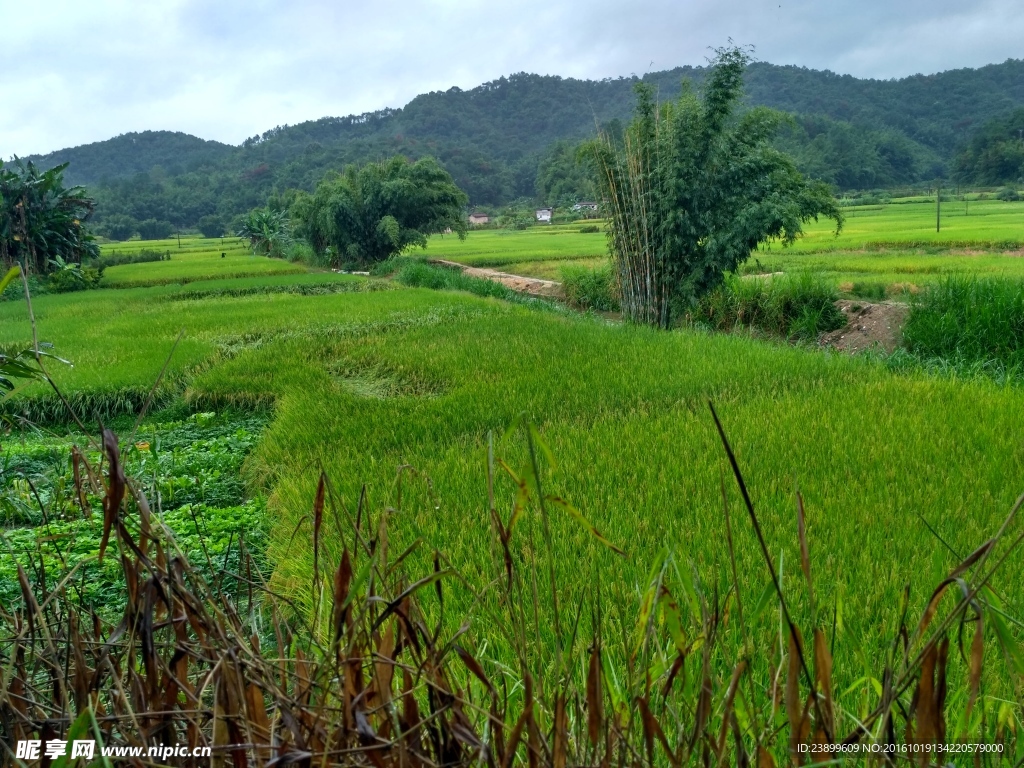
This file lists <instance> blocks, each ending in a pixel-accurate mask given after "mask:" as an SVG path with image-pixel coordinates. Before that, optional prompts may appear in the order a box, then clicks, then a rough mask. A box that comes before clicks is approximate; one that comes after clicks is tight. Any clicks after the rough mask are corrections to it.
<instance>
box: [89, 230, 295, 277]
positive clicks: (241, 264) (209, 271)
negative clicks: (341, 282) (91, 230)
mask: <svg viewBox="0 0 1024 768" xmlns="http://www.w3.org/2000/svg"><path fill="white" fill-rule="evenodd" d="M181 246H182V247H180V248H179V247H178V240H177V239H173V240H146V241H131V242H127V243H115V244H111V245H104V246H103V247H102V249H101V250H102V255H104V256H117V255H121V254H133V253H138V252H139V251H143V250H151V251H158V252H160V253H165V254H170V260H169V261H154V262H143V263H141V264H123V265H119V266H114V267H108V268H107V269H106V270H105V271H104V273H103V285H104V286H105V287H109V288H130V287H140V286H148V285H165V284H171V283H189V282H192V281H195V280H205V279H210V278H233V277H252V276H257V275H272V274H276V275H281V274H294V273H301V272H307V271H308V270H307V268H306V267H305V266H303V265H302V264H293V263H291V262H287V261H282V260H280V259H268V258H266V257H265V256H253V255H252V253H251V252H250V251H249V250H248V249H247V248H246V247H245V245H244V244H243V243H242V242H241V241H240V240H238V239H237V238H214V239H205V238H182V239H181ZM221 254H224V256H223V257H222V256H221Z"/></svg>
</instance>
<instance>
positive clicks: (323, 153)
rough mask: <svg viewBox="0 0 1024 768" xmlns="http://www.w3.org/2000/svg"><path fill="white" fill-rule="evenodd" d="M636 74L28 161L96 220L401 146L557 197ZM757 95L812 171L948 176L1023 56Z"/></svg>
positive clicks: (139, 138) (253, 190)
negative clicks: (85, 202) (64, 182)
mask: <svg viewBox="0 0 1024 768" xmlns="http://www.w3.org/2000/svg"><path fill="white" fill-rule="evenodd" d="M703 76H704V70H703V69H702V68H699V67H697V68H694V67H680V68H677V69H673V70H669V71H664V72H656V73H651V74H648V75H645V76H644V79H645V80H648V81H650V82H653V83H654V84H656V85H657V87H658V90H659V93H661V94H662V95H663V98H666V99H670V98H674V97H675V96H676V95H677V94H678V92H679V87H680V84H681V82H682V81H683V80H684V79H685V78H689V79H692V80H694V81H695V82H696V83H698V84H699V82H700V81H701V79H702V78H703ZM635 80H636V78H617V79H607V80H601V81H592V80H577V79H573V78H561V77H554V76H541V75H532V74H526V73H520V74H516V75H511V76H509V77H503V78H500V79H498V80H495V81H493V82H490V83H484V84H483V85H480V86H478V87H476V88H473V89H471V90H461V89H459V88H451V89H449V90H447V91H443V92H442V91H437V92H432V93H427V94H422V95H420V96H417V97H416V98H414V99H413V100H412V101H410V102H409V103H408V104H407V105H406V106H405V107H403V108H401V109H385V110H380V111H378V112H372V113H367V114H363V115H350V116H347V117H325V118H321V119H319V120H314V121H309V122H305V123H301V124H299V125H293V126H279V127H277V128H273V129H271V130H269V131H267V132H266V133H264V134H262V135H260V136H254V137H252V138H250V139H247V140H246V141H245V142H243V144H242V145H241V146H238V147H232V146H228V145H225V144H220V143H218V142H212V141H203V140H201V139H197V138H195V137H192V136H188V135H186V134H181V133H170V132H163V131H153V132H145V133H140V134H125V135H123V136H119V137H117V138H115V139H110V140H109V141H104V142H98V143H96V144H89V145H85V146H81V147H76V148H73V149H66V150H61V151H59V152H54V153H51V154H49V155H46V156H44V157H38V158H32V159H35V160H38V161H39V162H42V163H55V162H64V161H70V162H71V167H70V169H69V174H68V177H69V179H70V180H72V181H74V182H76V183H84V184H86V185H89V186H90V187H93V192H94V194H95V195H96V197H97V200H98V202H99V209H98V213H97V221H98V222H100V223H102V220H103V219H104V218H105V217H109V216H111V215H114V214H123V215H128V216H132V217H133V218H136V219H139V220H142V219H151V218H156V219H164V220H168V221H171V222H173V223H174V224H176V225H178V226H182V227H188V226H192V225H194V224H195V222H196V221H198V219H199V218H200V217H201V216H204V215H208V214H219V215H221V216H223V217H230V216H233V215H236V214H238V213H240V212H243V211H245V210H247V209H249V208H251V207H253V206H256V205H261V204H263V203H264V202H265V200H266V199H267V197H268V196H269V195H271V194H273V193H274V192H282V191H284V190H285V189H288V188H294V187H297V188H303V189H311V188H312V187H313V186H314V185H315V183H316V182H317V181H318V180H319V179H320V178H321V177H322V176H323V174H324V173H325V172H326V171H327V170H329V169H331V168H340V167H342V166H344V165H345V164H347V163H352V162H365V161H367V160H373V159H379V158H381V157H384V156H387V155H390V154H395V153H402V154H405V155H408V156H410V157H413V158H415V157H419V156H422V155H425V154H431V155H435V156H436V157H438V158H439V159H440V160H441V162H442V163H444V165H445V166H446V168H447V169H448V170H449V171H450V172H451V173H452V175H453V176H454V177H455V179H456V181H457V182H458V184H459V185H460V186H461V187H462V188H463V189H465V190H466V192H467V193H468V194H469V196H470V200H471V202H472V204H473V205H483V206H487V205H491V206H497V205H501V204H504V203H507V202H508V201H510V200H513V199H515V198H520V197H527V198H536V199H538V200H545V201H547V202H554V200H552V199H550V198H551V197H552V196H556V195H564V194H566V190H569V191H570V192H571V190H572V189H573V186H572V183H571V182H572V180H571V179H570V180H569V181H570V183H568V184H562V185H559V184H558V183H557V178H556V180H555V181H552V177H558V174H559V172H560V171H559V170H558V168H555V169H552V167H551V166H552V158H554V157H557V158H562V160H560V161H559V162H563V164H564V158H568V157H571V153H568V152H566V151H565V142H570V143H571V142H576V141H578V140H581V139H583V138H586V137H588V136H592V135H593V134H594V133H595V131H596V129H597V126H598V125H602V124H603V125H608V124H614V123H613V121H616V120H618V121H623V120H625V119H627V118H628V117H629V114H630V111H631V108H632V103H633V93H632V87H633V84H634V82H635ZM747 100H748V103H749V104H751V105H766V106H771V107H775V108H777V109H781V110H784V111H787V112H790V113H792V114H793V115H794V116H795V118H796V119H795V121H794V124H793V125H792V126H791V127H790V128H789V129H787V130H786V132H785V133H784V135H782V136H781V137H780V139H779V143H780V145H781V146H782V147H783V148H785V149H786V150H787V151H789V152H791V153H792V154H794V156H795V157H796V158H797V160H798V162H799V164H800V165H801V167H803V169H804V170H805V171H806V172H808V173H810V174H812V175H814V176H816V177H819V178H823V179H825V180H827V181H829V182H831V183H833V184H835V185H836V186H837V187H839V188H842V189H866V188H872V187H883V186H892V185H897V184H909V183H914V182H919V181H925V180H930V179H934V178H936V177H937V176H943V175H946V174H947V173H948V172H949V170H950V169H952V168H953V165H954V158H955V157H956V154H957V152H958V150H959V149H961V148H963V147H965V146H967V145H968V143H969V142H970V140H971V139H972V137H973V136H974V135H975V133H976V132H977V131H978V130H979V129H981V128H982V126H985V125H987V124H991V122H992V121H993V120H999V119H1002V118H1003V117H1004V116H1005V115H1007V114H1009V113H1011V112H1012V111H1013V110H1014V109H1015V108H1019V107H1021V106H1024V61H1021V60H1008V61H1006V62H1004V63H1002V64H993V65H990V66H986V67H981V68H979V69H960V70H951V71H948V72H942V73H939V74H934V75H915V76H912V77H907V78H903V79H900V80H866V79H858V78H855V77H851V76H849V75H837V74H834V73H832V72H827V71H824V72H823V71H815V70H810V69H806V68H801V67H793V66H776V65H772V64H766V63H757V64H754V65H752V66H751V67H750V68H749V71H748V73H747ZM559 142H562V143H561V144H560V143H559ZM545 163H546V165H545ZM542 167H543V168H545V169H546V170H545V174H544V178H543V179H540V178H539V175H538V169H539V168H542ZM563 175H564V173H563Z"/></svg>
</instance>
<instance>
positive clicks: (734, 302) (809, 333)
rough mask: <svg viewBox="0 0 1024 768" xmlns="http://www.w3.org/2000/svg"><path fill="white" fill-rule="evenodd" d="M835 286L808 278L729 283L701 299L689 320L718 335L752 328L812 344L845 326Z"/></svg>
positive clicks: (788, 277)
mask: <svg viewBox="0 0 1024 768" xmlns="http://www.w3.org/2000/svg"><path fill="white" fill-rule="evenodd" d="M838 297H839V296H838V293H837V291H836V289H835V287H834V286H833V285H832V284H831V283H828V282H826V281H825V280H823V279H822V278H821V277H818V276H816V275H812V274H800V275H796V276H790V275H785V276H781V277H772V278H761V277H745V278H736V277H734V278H731V279H729V280H727V281H726V282H725V283H724V284H723V285H721V286H720V287H719V288H717V289H716V290H714V291H712V292H711V293H709V294H708V295H706V296H705V297H704V298H703V299H701V301H700V302H699V304H698V305H697V307H696V308H695V309H694V310H693V312H692V314H691V317H690V320H691V322H693V323H696V324H700V325H707V326H710V327H711V328H713V329H714V330H718V331H732V330H734V329H737V328H743V327H745V328H753V329H757V330H759V331H763V332H765V333H770V334H773V335H776V336H782V337H785V338H788V339H793V340H798V339H801V340H812V339H815V338H817V336H818V335H819V334H821V333H825V332H827V331H834V330H836V329H837V328H842V327H843V326H844V325H845V324H846V319H845V316H844V315H843V313H842V312H841V311H840V310H839V309H838V308H837V307H836V305H835V302H836V300H837V299H838Z"/></svg>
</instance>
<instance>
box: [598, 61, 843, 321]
mask: <svg viewBox="0 0 1024 768" xmlns="http://www.w3.org/2000/svg"><path fill="white" fill-rule="evenodd" d="M717 54H718V55H717V57H716V59H715V61H714V67H713V69H712V71H711V73H710V75H709V76H708V78H707V80H706V81H705V83H704V88H703V91H702V93H700V94H699V95H698V94H697V93H694V92H693V91H692V90H691V89H690V88H689V87H684V89H683V94H682V96H681V97H680V99H679V101H677V102H676V103H675V104H671V103H670V104H665V105H663V106H661V107H660V108H659V107H658V106H657V105H656V103H655V94H654V90H653V89H652V88H651V87H650V86H649V85H647V84H645V83H639V84H638V85H637V88H636V94H637V105H636V116H635V117H634V119H633V122H632V123H631V124H630V126H629V127H628V128H627V130H626V135H625V137H624V140H623V144H622V148H621V149H620V148H618V147H617V146H616V144H615V143H613V142H612V141H611V140H609V139H608V138H605V139H603V140H600V139H599V140H597V141H595V142H593V143H592V144H591V145H590V147H589V149H590V151H591V152H592V154H593V157H594V159H595V163H596V165H597V168H598V174H597V183H598V186H599V188H600V189H601V192H602V196H603V197H604V199H605V201H606V206H607V210H608V211H609V212H610V215H611V245H612V255H613V258H614V260H615V264H616V267H617V270H618V279H619V285H620V290H621V293H622V307H623V310H624V312H625V313H626V315H627V316H628V317H630V318H631V319H632V320H634V321H637V322H642V323H646V324H650V325H657V326H660V327H662V328H664V327H668V326H669V325H670V324H671V323H672V322H673V321H675V320H677V319H679V318H680V317H681V316H682V315H683V314H684V313H685V312H687V311H688V310H689V309H690V308H692V307H693V305H694V303H695V302H696V300H697V299H699V298H700V297H701V296H703V295H704V294H706V293H707V292H708V291H710V290H712V289H714V288H715V287H717V286H718V285H720V284H721V283H722V281H723V280H724V276H725V273H726V272H730V271H734V270H735V269H736V268H737V267H738V266H739V265H740V264H742V263H743V262H744V261H746V260H747V259H748V258H749V257H750V254H751V252H752V251H753V250H754V249H755V248H757V247H758V245H760V244H761V243H764V242H766V241H769V240H773V239H779V240H781V241H783V242H784V243H791V242H793V241H794V240H795V239H796V238H797V236H798V235H799V234H800V233H801V225H802V224H803V223H804V222H806V221H807V220H809V219H812V218H813V219H816V218H817V217H818V216H827V217H829V218H832V219H834V220H835V221H836V222H837V227H839V226H841V223H842V215H841V214H840V212H839V209H838V208H837V206H836V204H835V201H834V199H833V197H832V194H831V191H830V189H829V188H828V187H827V186H826V185H825V184H824V183H822V182H808V181H806V180H805V179H804V177H803V176H802V175H801V174H800V173H799V172H798V171H797V169H796V166H795V164H794V163H793V160H792V159H791V158H789V157H788V156H786V155H784V154H783V153H781V152H779V151H778V150H777V149H775V148H773V147H772V146H771V144H770V143H769V142H770V141H771V140H772V138H773V137H774V136H775V133H776V131H777V129H778V128H779V126H780V124H782V123H783V121H784V120H785V119H786V116H785V115H783V114H781V113H779V112H776V111H774V110H771V109H767V108H764V107H758V108H754V109H751V110H749V111H747V112H744V113H742V114H737V112H738V107H739V100H740V97H741V95H742V91H743V72H744V70H745V68H746V66H747V64H748V62H749V55H748V54H747V53H746V52H745V51H743V50H741V49H739V48H731V49H724V50H720V51H718V52H717Z"/></svg>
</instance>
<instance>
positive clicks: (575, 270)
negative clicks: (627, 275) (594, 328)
mask: <svg viewBox="0 0 1024 768" xmlns="http://www.w3.org/2000/svg"><path fill="white" fill-rule="evenodd" d="M560 277H561V282H562V291H563V293H564V294H565V300H566V301H567V302H568V303H569V306H571V307H574V308H576V309H583V310H588V309H593V310H597V311H599V312H618V311H619V309H620V307H619V295H618V287H617V286H616V284H615V274H614V272H613V271H612V267H611V264H610V263H605V264H603V265H601V266H598V267H595V268H593V269H588V268H587V267H585V266H582V265H579V264H574V263H570V264H566V265H564V266H563V267H562V268H561V274H560Z"/></svg>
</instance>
